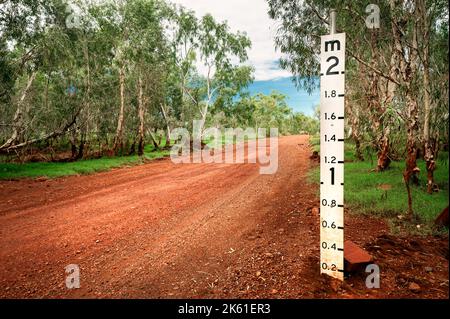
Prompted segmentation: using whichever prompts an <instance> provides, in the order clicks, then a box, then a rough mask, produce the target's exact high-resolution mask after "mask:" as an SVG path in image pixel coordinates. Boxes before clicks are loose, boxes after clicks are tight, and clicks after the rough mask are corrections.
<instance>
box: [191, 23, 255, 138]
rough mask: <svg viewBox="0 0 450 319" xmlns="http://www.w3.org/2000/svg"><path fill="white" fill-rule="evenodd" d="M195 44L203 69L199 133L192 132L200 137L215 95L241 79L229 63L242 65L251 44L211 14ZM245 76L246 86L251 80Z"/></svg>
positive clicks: (203, 24) (201, 28) (200, 24)
mask: <svg viewBox="0 0 450 319" xmlns="http://www.w3.org/2000/svg"><path fill="white" fill-rule="evenodd" d="M198 42H199V46H198V50H199V54H200V57H199V60H200V62H201V63H202V64H203V65H204V66H205V67H206V76H205V81H204V83H205V84H204V90H205V97H204V99H203V101H201V103H200V104H201V108H200V120H199V127H198V132H194V134H196V135H197V136H198V137H201V136H202V134H203V129H204V126H205V121H206V118H207V115H208V111H209V108H210V106H211V105H212V103H213V102H214V98H215V97H216V96H217V94H218V91H219V90H223V89H224V88H226V87H230V86H232V85H233V80H234V79H235V78H237V77H236V76H234V75H242V74H239V73H240V72H239V70H238V68H239V66H237V65H234V64H233V61H232V59H233V58H234V59H236V60H237V61H238V63H243V62H245V61H246V60H247V58H248V56H247V50H248V49H249V48H250V47H251V42H250V39H249V38H248V37H247V35H246V34H245V33H241V32H239V31H238V32H236V33H233V32H231V31H230V30H229V27H228V25H227V23H226V22H217V21H215V20H214V18H213V17H212V16H211V15H210V14H207V15H205V16H204V17H203V18H202V19H201V21H200V23H199V30H198ZM244 74H246V80H247V82H248V81H249V80H250V79H251V77H250V75H249V72H245V73H244ZM233 76H234V77H233ZM197 102H198V101H197Z"/></svg>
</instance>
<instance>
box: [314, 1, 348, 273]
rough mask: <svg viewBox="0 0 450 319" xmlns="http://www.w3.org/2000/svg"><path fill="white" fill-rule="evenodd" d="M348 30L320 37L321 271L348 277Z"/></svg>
mask: <svg viewBox="0 0 450 319" xmlns="http://www.w3.org/2000/svg"><path fill="white" fill-rule="evenodd" d="M344 96H345V33H336V11H335V10H331V11H330V34H329V35H324V36H321V38H320V272H321V273H325V274H327V275H330V276H331V277H334V278H337V279H340V280H344Z"/></svg>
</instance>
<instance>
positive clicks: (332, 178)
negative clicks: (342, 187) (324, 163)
mask: <svg viewBox="0 0 450 319" xmlns="http://www.w3.org/2000/svg"><path fill="white" fill-rule="evenodd" d="M330 171H331V185H334V167H332V168H330Z"/></svg>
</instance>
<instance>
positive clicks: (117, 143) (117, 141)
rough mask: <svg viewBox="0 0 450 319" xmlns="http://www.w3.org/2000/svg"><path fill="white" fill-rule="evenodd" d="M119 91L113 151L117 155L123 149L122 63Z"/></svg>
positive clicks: (123, 94)
mask: <svg viewBox="0 0 450 319" xmlns="http://www.w3.org/2000/svg"><path fill="white" fill-rule="evenodd" d="M119 86H120V88H119V91H120V110H119V117H118V119H117V130H116V136H115V138H114V146H113V151H114V153H115V154H116V155H117V151H118V150H119V149H120V150H122V149H123V122H124V111H125V65H124V64H123V63H122V65H121V67H120V70H119Z"/></svg>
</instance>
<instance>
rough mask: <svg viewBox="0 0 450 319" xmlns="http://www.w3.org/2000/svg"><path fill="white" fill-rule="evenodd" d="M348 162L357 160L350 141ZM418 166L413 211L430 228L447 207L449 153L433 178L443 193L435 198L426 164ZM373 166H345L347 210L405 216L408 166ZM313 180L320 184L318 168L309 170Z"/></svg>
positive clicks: (440, 162) (422, 163) (349, 164)
mask: <svg viewBox="0 0 450 319" xmlns="http://www.w3.org/2000/svg"><path fill="white" fill-rule="evenodd" d="M313 142H314V140H313ZM314 147H316V146H314ZM345 159H346V161H349V160H350V161H354V160H355V158H354V146H353V145H352V144H351V143H350V142H346V146H345ZM417 164H418V166H419V168H420V170H421V173H420V174H419V186H414V185H411V190H412V198H413V210H414V213H415V214H416V216H417V217H419V220H420V221H421V222H423V223H425V224H429V225H430V224H431V222H432V221H433V220H434V219H435V218H436V216H437V215H438V214H439V213H440V212H441V211H442V210H443V209H444V208H445V207H446V206H447V205H448V195H449V181H448V173H449V162H448V152H441V153H440V155H439V157H438V162H437V169H436V170H435V172H434V178H435V182H436V184H437V185H438V186H439V189H440V191H439V192H437V193H433V194H432V195H430V194H428V193H427V192H426V168H425V162H424V161H423V160H419V161H418V162H417ZM374 165H375V164H374V163H371V162H370V161H364V162H359V161H354V162H346V163H345V170H344V175H345V176H344V180H345V189H344V200H345V205H346V207H348V208H349V209H350V211H351V212H352V213H361V214H367V215H378V216H384V217H389V218H396V219H397V216H398V215H406V212H407V210H408V204H407V198H408V197H407V193H406V187H405V184H404V182H403V175H402V173H403V170H404V168H405V163H404V162H392V163H391V165H390V168H389V169H388V170H386V171H384V172H375V171H373V168H374ZM310 179H311V180H312V181H314V182H319V167H316V168H315V169H313V170H311V171H310ZM381 184H387V185H389V186H390V187H391V188H390V189H388V190H383V189H380V188H379V186H380V185H381Z"/></svg>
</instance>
